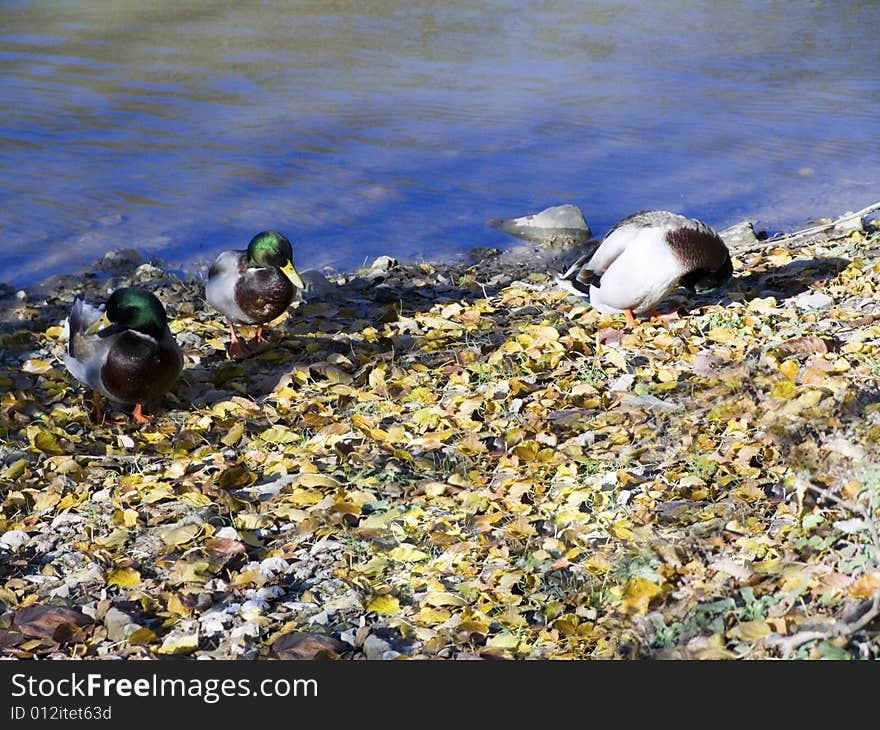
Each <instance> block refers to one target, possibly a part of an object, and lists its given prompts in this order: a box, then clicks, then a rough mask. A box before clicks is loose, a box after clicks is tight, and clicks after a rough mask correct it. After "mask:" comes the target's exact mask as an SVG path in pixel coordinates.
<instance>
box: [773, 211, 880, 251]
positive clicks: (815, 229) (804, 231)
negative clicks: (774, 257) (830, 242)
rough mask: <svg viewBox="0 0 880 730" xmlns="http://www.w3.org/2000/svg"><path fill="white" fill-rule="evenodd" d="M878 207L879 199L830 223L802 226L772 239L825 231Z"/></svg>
mask: <svg viewBox="0 0 880 730" xmlns="http://www.w3.org/2000/svg"><path fill="white" fill-rule="evenodd" d="M878 208H880V201H878V202H876V203H873V204H872V205H869V206H868V207H866V208H862V209H861V210H857V211H856V212H855V213H844V214H843V215H841V216H838V217H837V218H835V219H834V220H833V221H831V222H830V223H823V224H822V225H819V226H811V227H810V228H802V229H801V230H799V231H794V232H793V233H786V234H784V235H783V236H780V238H777V239H774V240H777V241H778V240H780V239H782V238H797V237H798V236H806V235H808V234H810V233H820V232H821V231H826V230H828V229H829V228H834V226H836V225H837V224H838V223H840V222H842V221H846V220H849V219H851V218H861V217H862V216H865V215H867V214H868V213H870V212H871V211H872V210H877V209H878Z"/></svg>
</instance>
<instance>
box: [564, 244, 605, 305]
mask: <svg viewBox="0 0 880 730" xmlns="http://www.w3.org/2000/svg"><path fill="white" fill-rule="evenodd" d="M597 244H598V242H597ZM596 248H597V246H591V247H589V249H588V250H587V251H586V253H582V254H581V255H580V256H578V258H577V259H576V260H575V262H574V263H573V264H571V265H570V266H569V267H568V268H567V269H565V270H564V271H560V272H558V273H557V274H556V284H557V286H559V287H561V288H562V289H565V290H566V291H569V292H571V293H572V294H574V295H576V296H580V297H589V296H590V286H591V285H595V284H596V283H597V282H598V277H597V276H596V275H595V274H594V273H593V272H592V271H590V270H589V269H588V268H586V265H587V263H588V262H589V260H590V259H591V258H592V257H593V254H594V253H595V251H596Z"/></svg>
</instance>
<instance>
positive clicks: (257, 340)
mask: <svg viewBox="0 0 880 730" xmlns="http://www.w3.org/2000/svg"><path fill="white" fill-rule="evenodd" d="M250 344H251V345H252V346H254V347H266V346H267V345H271V344H272V342H271V341H270V340H267V339H266V338H265V337H263V325H260V326H259V327H257V333H256V334H255V335H254V337H253V339H252V340H251V342H250Z"/></svg>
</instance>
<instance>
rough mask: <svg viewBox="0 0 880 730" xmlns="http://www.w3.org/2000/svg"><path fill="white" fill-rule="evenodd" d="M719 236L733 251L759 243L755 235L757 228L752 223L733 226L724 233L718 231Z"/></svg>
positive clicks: (744, 222)
mask: <svg viewBox="0 0 880 730" xmlns="http://www.w3.org/2000/svg"><path fill="white" fill-rule="evenodd" d="M718 235H719V236H721V240H723V241H724V243H725V244H726V245H727V247H728V248H729V249H731V250H732V251H736V250H737V249H742V248H746V247H748V246H753V245H754V244H756V243H757V242H758V236H757V235H756V234H755V227H754V226H753V225H752V222H751V221H742V222H740V223H737V224H735V225H732V226H730V227H729V228H725V229H724V230H723V231H718Z"/></svg>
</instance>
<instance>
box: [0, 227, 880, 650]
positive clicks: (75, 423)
mask: <svg viewBox="0 0 880 730" xmlns="http://www.w3.org/2000/svg"><path fill="white" fill-rule="evenodd" d="M741 233H745V234H746V235H745V236H744V237H742V238H740V239H738V240H736V241H734V240H733V239H732V238H731V239H729V245H730V246H731V248H732V252H733V254H734V268H735V274H734V276H735V278H734V280H733V281H732V282H731V284H730V286H729V287H728V288H727V289H726V290H725V291H724V292H722V293H720V294H719V295H718V296H717V297H716V298H714V299H710V298H699V299H696V300H693V301H688V300H686V299H685V298H684V297H683V296H680V295H679V294H676V295H675V296H673V297H671V298H670V299H669V300H668V302H669V304H670V306H671V307H676V306H678V307H680V308H681V310H680V311H681V313H682V317H681V318H680V319H678V320H675V321H671V322H668V323H665V324H656V323H653V322H651V321H648V320H642V321H641V322H640V323H639V325H638V326H637V327H636V328H635V329H634V330H632V331H630V330H627V329H625V327H624V325H623V317H622V316H617V317H615V316H607V315H599V314H597V313H596V312H595V311H594V310H592V309H591V308H590V307H589V305H587V304H586V303H585V302H584V301H583V300H581V299H579V298H575V297H572V296H569V295H568V294H567V293H566V292H565V291H562V290H560V289H558V288H557V287H555V286H554V285H553V281H552V273H551V272H550V269H549V267H550V264H555V263H557V262H558V260H559V257H560V256H564V255H565V252H559V251H555V250H545V249H542V248H540V247H534V246H521V247H517V248H515V249H511V250H508V251H496V250H488V249H484V250H479V251H474V252H472V255H471V258H470V260H468V261H462V262H459V263H455V264H436V263H435V264H427V263H425V264H411V265H400V264H396V262H394V261H393V260H382V259H380V260H378V261H377V262H376V263H375V265H374V266H372V267H368V268H365V269H361V270H358V271H356V272H352V273H351V274H346V275H342V274H339V275H331V276H327V277H324V276H321V275H318V274H311V275H309V276H308V277H307V281H308V283H309V285H310V287H309V289H308V290H307V291H306V293H305V297H304V299H303V300H302V301H300V302H299V303H298V304H297V305H296V306H295V307H292V308H291V309H290V311H289V313H288V316H287V317H286V318H285V319H284V320H283V321H280V322H278V323H276V324H275V325H274V326H273V327H272V331H273V332H274V333H275V334H276V335H277V337H278V342H277V345H276V346H275V347H274V348H272V349H270V350H267V351H264V352H262V353H260V354H258V355H255V356H253V357H251V358H248V359H246V360H243V361H239V362H233V361H230V360H229V359H227V357H226V355H225V346H226V343H227V339H228V336H227V331H226V328H225V325H224V323H223V322H222V321H221V320H220V319H219V318H218V317H217V314H216V312H214V311H213V310H211V308H210V307H208V306H207V305H206V304H204V302H203V299H202V297H203V282H202V281H200V280H199V279H198V278H195V277H193V278H189V279H182V278H180V277H178V276H176V275H174V274H172V273H170V272H167V271H166V270H165V269H164V267H163V266H162V264H161V262H148V263H144V262H141V261H139V260H138V259H137V257H136V256H135V255H130V256H128V255H113V256H110V257H109V258H108V257H105V259H104V260H103V262H102V263H101V264H100V265H99V266H98V267H97V268H98V269H100V270H101V271H100V272H99V273H95V274H89V275H84V276H62V277H53V278H52V279H51V280H49V281H47V282H44V284H42V285H40V286H35V287H31V288H29V289H26V290H25V291H24V292H23V293H22V295H20V296H19V295H17V294H15V293H7V296H5V297H3V298H2V299H0V344H2V352H0V392H2V395H0V434H2V438H0V485H2V487H0V500H2V501H0V532H2V534H0V651H2V652H3V653H4V654H6V655H9V656H13V657H21V658H25V657H48V658H58V657H69V656H89V657H106V656H114V657H122V658H143V657H163V656H169V655H177V654H180V655H187V656H191V657H215V658H311V657H315V656H332V657H341V658H353V659H360V658H364V657H366V658H383V657H384V658H392V657H396V656H406V657H412V658H471V657H478V658H488V657H501V658H550V657H560V658H576V659H588V658H660V657H663V658H735V657H745V658H767V657H780V656H784V657H804V658H820V657H844V656H849V657H865V656H868V657H875V656H877V655H878V644H877V641H876V639H875V638H874V635H873V632H872V630H871V625H870V623H866V625H861V624H862V621H860V619H861V618H863V617H864V616H865V615H866V614H865V612H866V611H871V610H873V609H872V601H874V602H875V603H876V601H875V599H876V598H877V597H878V596H880V592H878V590H880V540H878V538H877V535H876V530H875V529H874V527H873V525H874V522H873V520H866V519H864V518H865V516H866V515H867V514H868V508H867V507H866V506H865V505H867V504H868V499H869V496H870V494H873V493H874V492H876V490H877V489H878V487H880V467H878V464H880V460H878V458H880V453H878V446H877V442H878V435H880V432H878V428H880V426H878V413H880V410H878V404H880V390H878V379H880V351H878V346H877V342H878V337H880V324H878V322H880V301H878V297H877V288H878V286H880V267H877V268H876V269H875V261H876V258H877V250H878V248H880V235H878V233H877V228H876V225H875V224H869V225H868V226H867V228H863V227H862V226H861V225H860V226H850V227H847V226H845V225H840V226H838V227H837V228H836V229H835V228H834V227H833V226H831V225H829V226H825V227H819V228H818V229H817V230H813V231H811V232H807V233H804V234H801V235H796V236H790V237H780V238H777V239H772V240H758V239H757V238H755V237H754V236H751V235H749V233H750V231H749V229H748V227H746V228H744V229H742V230H741ZM131 283H139V284H142V285H144V286H147V287H149V288H150V289H152V290H154V291H155V292H156V293H157V295H159V296H160V298H161V299H162V301H163V302H164V303H165V305H166V309H167V310H168V313H169V317H170V319H171V320H172V322H171V326H172V331H173V332H174V333H175V335H176V336H177V338H178V341H179V342H180V344H181V346H182V347H183V348H184V352H185V357H186V361H185V368H184V371H183V373H182V375H181V378H180V381H179V382H178V385H177V387H175V389H174V390H173V391H172V392H171V393H170V394H169V395H168V396H167V397H166V398H164V399H163V401H162V402H161V403H160V404H157V406H156V407H155V409H154V412H155V415H156V420H155V422H154V423H153V424H151V425H148V426H144V427H135V426H134V425H132V424H125V425H116V424H111V423H109V422H108V423H105V424H104V425H101V426H96V425H94V424H92V423H91V420H90V418H89V415H88V398H87V397H86V395H85V393H84V389H83V388H82V387H81V386H80V385H79V384H78V383H76V382H75V381H73V379H72V378H71V377H70V376H69V375H68V374H67V373H66V371H65V369H64V366H63V363H62V362H61V360H60V354H61V352H62V351H63V345H64V343H63V330H62V324H63V319H64V317H65V316H66V314H67V311H68V309H69V307H70V304H71V302H72V300H73V297H74V296H75V295H76V294H78V293H84V294H85V296H86V298H87V299H88V300H90V301H103V300H104V299H105V298H106V295H107V293H108V292H109V291H110V290H112V289H114V288H116V287H118V286H121V285H127V284H131ZM122 414H123V411H121V410H119V409H116V410H115V411H114V412H113V413H111V415H116V416H119V415H122ZM840 500H843V502H841V501H840ZM868 618H870V616H868Z"/></svg>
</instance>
